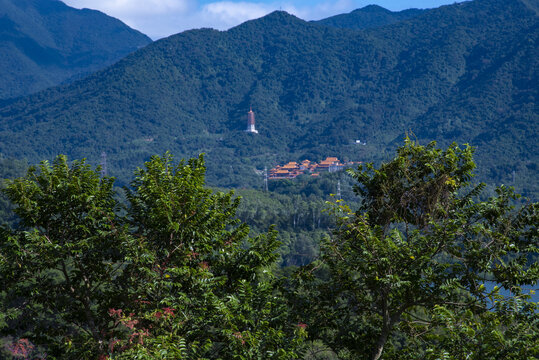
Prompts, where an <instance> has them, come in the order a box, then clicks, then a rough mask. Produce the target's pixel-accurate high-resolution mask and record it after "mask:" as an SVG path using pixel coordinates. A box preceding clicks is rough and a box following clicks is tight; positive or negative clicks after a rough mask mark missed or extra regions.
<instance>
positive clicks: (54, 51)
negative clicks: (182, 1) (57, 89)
mask: <svg viewBox="0 0 539 360" xmlns="http://www.w3.org/2000/svg"><path fill="white" fill-rule="evenodd" d="M150 42H151V40H150V39H149V38H148V37H147V36H145V35H143V34H142V33H140V32H138V31H136V30H133V29H131V28H129V27H128V26H127V25H125V24H124V23H122V22H121V21H119V20H118V19H115V18H112V17H109V16H107V15H105V14H103V13H101V12H99V11H95V10H88V9H83V10H77V9H74V8H71V7H69V6H67V5H65V4H64V3H63V2H61V1H59V0H0V53H1V54H2V56H0V78H1V79H2V80H1V81H0V98H10V97H16V96H20V95H27V94H30V93H33V92H36V91H38V90H42V89H44V88H47V87H50V86H53V85H57V84H60V83H62V82H65V81H71V80H73V79H77V78H81V77H82V76H84V75H87V74H89V73H91V72H94V71H96V70H99V69H101V68H104V67H106V66H108V65H110V64H112V63H114V62H115V61H117V60H119V59H121V58H122V57H124V56H125V55H127V54H128V53H130V52H132V51H134V50H136V49H138V48H140V47H143V46H145V45H147V44H149V43H150Z"/></svg>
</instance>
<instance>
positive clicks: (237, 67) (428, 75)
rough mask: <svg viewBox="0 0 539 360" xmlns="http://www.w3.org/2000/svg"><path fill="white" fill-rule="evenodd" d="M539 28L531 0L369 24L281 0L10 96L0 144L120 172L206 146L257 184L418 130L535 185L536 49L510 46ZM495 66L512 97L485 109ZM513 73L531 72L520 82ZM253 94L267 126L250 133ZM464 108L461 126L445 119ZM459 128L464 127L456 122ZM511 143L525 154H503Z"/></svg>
mask: <svg viewBox="0 0 539 360" xmlns="http://www.w3.org/2000/svg"><path fill="white" fill-rule="evenodd" d="M536 26H537V17H536V16H535V14H532V12H531V10H530V9H529V8H527V7H525V6H524V5H523V4H522V3H520V2H513V3H511V4H509V5H508V4H507V3H505V2H503V1H501V0H476V1H473V2H465V3H459V4H455V5H449V6H444V7H441V8H438V9H432V10H428V11H426V12H424V13H422V14H420V15H418V16H416V17H414V18H413V19H409V20H406V21H402V22H397V23H394V24H390V25H386V26H382V27H377V28H371V29H363V30H355V29H341V28H334V27H328V26H325V25H321V24H316V23H311V22H305V21H303V20H301V19H298V18H296V17H294V16H292V15H288V14H284V13H282V12H275V13H272V14H270V15H268V16H266V17H263V18H261V19H257V20H252V21H249V22H246V23H244V24H241V25H239V26H237V27H234V28H232V29H230V30H228V31H224V32H221V31H216V30H210V29H202V30H191V31H186V32H183V33H181V34H178V35H174V36H171V37H169V38H167V39H163V40H159V41H156V42H155V43H152V44H151V45H149V46H147V47H145V48H143V49H140V50H139V51H137V52H135V53H133V54H131V55H129V56H127V57H126V58H124V59H122V60H121V61H119V62H118V63H117V64H115V65H114V66H112V67H109V68H107V69H104V70H102V71H100V72H98V73H96V74H93V75H90V76H89V77H88V78H86V79H84V80H82V81H79V82H76V83H74V84H71V85H65V86H62V87H57V88H54V89H49V90H46V91H44V92H42V93H38V94H36V95H33V96H31V97H28V98H25V99H19V100H17V101H11V102H9V103H4V105H3V106H2V107H0V152H1V153H4V154H5V155H6V156H17V157H24V156H26V157H28V158H30V159H31V160H32V161H36V160H40V159H43V158H51V157H53V156H54V155H56V154H57V153H59V152H62V153H67V154H69V155H70V156H74V157H88V158H90V159H91V160H92V161H94V162H99V156H100V154H101V152H103V151H105V152H106V153H107V156H108V159H109V163H108V166H109V169H111V172H112V173H113V174H115V175H117V176H119V177H120V178H121V177H122V176H123V175H122V171H125V172H126V173H127V174H130V171H131V169H132V167H133V166H134V164H140V162H141V161H142V160H144V159H147V158H148V157H149V156H150V155H152V154H155V153H163V152H164V151H165V150H170V151H172V152H173V153H174V154H176V155H177V156H194V155H197V154H198V153H200V152H204V153H206V159H207V163H208V180H209V182H210V183H211V184H214V185H220V186H254V185H253V184H257V183H258V182H260V181H261V180H259V178H257V176H256V174H255V172H254V171H253V170H254V169H255V168H258V169H261V168H264V166H268V167H271V166H273V165H274V164H276V163H279V162H282V161H285V160H286V161H291V160H295V159H305V158H308V159H311V160H314V161H317V160H320V159H321V158H325V157H326V156H338V157H339V158H340V159H342V160H346V159H349V160H356V161H369V160H373V161H382V160H385V159H387V157H388V156H390V154H392V152H393V150H394V148H395V146H396V144H397V143H399V141H400V139H402V137H403V136H404V134H405V133H406V132H408V131H413V132H414V133H415V134H416V135H417V136H418V138H419V139H420V140H421V141H428V140H432V139H436V140H439V141H440V142H442V143H443V142H450V141H453V140H455V141H458V142H461V143H464V142H470V143H472V145H473V141H474V140H475V139H480V140H481V141H482V142H481V149H479V150H478V151H479V152H478V162H479V164H480V169H483V170H481V172H482V173H481V176H482V177H481V179H483V180H490V181H492V182H501V181H503V182H506V179H508V177H510V176H511V174H512V172H513V171H516V172H517V174H520V175H519V176H521V179H522V180H519V181H520V183H518V184H515V185H518V186H520V190H524V192H525V193H527V194H535V193H536V191H537V183H536V181H535V182H534V181H530V180H531V179H534V178H535V177H536V175H537V170H536V168H535V169H534V168H533V166H531V165H530V164H529V163H528V162H530V161H536V160H537V156H536V155H535V154H534V153H533V151H534V149H536V145H535V144H534V143H533V142H532V141H531V140H530V136H528V138H522V134H521V132H524V133H526V132H527V133H528V134H532V135H533V134H535V135H536V134H537V127H536V126H535V123H537V111H536V105H535V99H536V97H537V87H536V86H534V85H533V84H534V83H535V80H536V78H537V65H536V60H534V58H535V54H536V51H537V50H536V49H535V48H536V47H534V46H533V43H531V44H530V45H528V46H527V47H526V49H527V50H526V52H525V53H523V55H519V56H517V57H515V58H510V54H509V53H507V51H509V50H507V47H506V45H507V44H511V43H513V44H514V43H515V39H518V38H519V37H520V38H523V39H526V40H522V41H528V39H529V41H532V42H533V41H535V40H534V39H535V35H536V33H537V29H536ZM425 34H428V35H429V36H425ZM523 44H524V42H523ZM515 46H516V45H515ZM506 50H507V51H506ZM517 50H518V49H517ZM523 51H524V50H523ZM538 58H539V57H538ZM511 59H512V60H511ZM498 63H499V65H500V66H501V68H503V69H505V70H503V71H501V72H498V73H496V74H497V75H496V76H495V77H493V78H492V79H497V80H492V81H491V83H492V84H493V85H492V86H493V87H492V88H491V89H490V90H489V91H492V92H493V93H494V94H495V96H494V97H496V98H499V99H503V98H505V97H511V98H512V97H514V98H515V101H514V103H513V104H512V105H511V106H510V107H509V109H508V110H506V111H507V114H505V115H503V114H501V113H498V112H496V111H494V112H492V111H491V109H490V108H489V107H488V106H489V104H490V103H489V102H488V101H486V100H489V99H490V97H489V96H491V95H489V93H488V91H486V90H488V89H489V87H488V86H487V85H484V84H486V83H484V82H481V81H482V80H481V79H487V78H489V74H490V73H493V72H492V69H491V68H492V65H493V64H498ZM504 64H505V65H504ZM504 66H505V67H504ZM508 74H512V75H511V76H513V77H514V78H515V79H517V78H518V79H520V78H522V79H524V78H526V79H527V78H529V80H526V81H525V82H515V83H513V82H512V81H509V80H508V79H506V77H507V76H509V75H508ZM491 83H489V84H491ZM467 84H468V85H467ZM517 85H518V86H520V87H523V88H522V89H520V88H517ZM466 86H468V88H469V89H471V90H468V91H469V92H470V91H471V92H473V91H476V90H474V89H478V90H477V91H479V90H480V91H482V93H484V94H485V96H486V97H487V99H486V100H485V101H486V102H484V104H485V106H486V107H485V108H483V107H481V106H478V107H473V106H472V105H473V104H471V103H470V102H468V103H466V101H467V100H466V97H465V96H463V97H461V98H460V99H458V94H459V93H460V92H461V91H464V90H465V89H466ZM518 94H525V96H526V97H527V98H526V99H528V98H529V97H531V100H522V99H520V100H519V98H518ZM468 97H470V96H468ZM450 99H452V100H450ZM459 101H460V102H459ZM489 101H490V100H489ZM498 101H499V100H498ZM462 102H464V103H462ZM456 104H458V105H456ZM478 104H479V103H478ZM530 104H532V105H530ZM250 106H252V107H253V110H254V111H255V112H256V118H257V124H256V127H257V129H258V130H259V134H258V135H253V134H247V133H245V132H244V131H243V130H244V128H245V126H246V113H247V111H248V110H249V107H250ZM530 106H531V107H530ZM502 115H503V116H502ZM506 115H507V116H506ZM511 116H519V117H522V118H524V119H527V121H526V122H525V123H524V124H521V121H520V120H518V121H517V120H515V119H513V120H511V119H512V118H511ZM457 117H458V118H459V121H460V124H461V125H458V122H457V120H454V121H455V122H454V123H453V124H448V121H450V120H451V119H456V118H457ZM483 117H485V119H484V120H483ZM487 120H488V121H487ZM511 121H512V122H511ZM503 122H507V125H505V126H506V127H508V128H509V129H511V126H512V124H516V125H517V126H518V127H519V129H520V128H522V127H523V128H522V129H520V130H518V134H516V135H518V136H516V135H515V136H516V137H514V138H509V137H508V138H504V137H503V133H502V132H500V130H496V131H492V132H490V133H491V134H492V136H491V138H490V139H489V138H487V137H484V136H483V137H481V136H480V135H481V134H483V133H485V132H486V133H489V131H490V130H491V129H498V128H499V127H498V125H496V126H494V125H493V124H498V123H500V124H501V123H503ZM426 124H428V127H430V128H429V129H427V126H426ZM462 124H464V125H462ZM458 126H461V127H462V128H463V129H465V131H463V132H461V133H459V134H457V133H452V129H453V128H455V127H458ZM500 126H501V125H500ZM46 134H49V135H46ZM52 135H54V137H53V136H52ZM355 139H362V140H363V141H366V142H367V145H366V146H357V145H356V144H355V142H354V141H355ZM519 143H522V145H518V144H519ZM508 148H511V149H514V151H513V152H508V151H504V153H503V154H501V153H499V152H498V151H496V149H508ZM489 152H490V153H492V154H496V156H497V158H494V157H493V156H490V155H489ZM519 159H526V160H525V161H524V162H523V163H520V162H519ZM498 163H500V164H503V165H504V166H505V167H504V168H497V164H498ZM513 164H514V166H513ZM528 165H530V166H529V167H528ZM492 169H494V170H492ZM125 177H127V176H125ZM518 186H517V189H518Z"/></svg>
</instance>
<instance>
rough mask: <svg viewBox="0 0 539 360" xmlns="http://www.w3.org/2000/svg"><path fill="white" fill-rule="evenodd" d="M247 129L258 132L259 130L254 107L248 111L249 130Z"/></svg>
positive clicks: (250, 131)
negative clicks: (256, 124)
mask: <svg viewBox="0 0 539 360" xmlns="http://www.w3.org/2000/svg"><path fill="white" fill-rule="evenodd" d="M245 131H247V132H249V133H254V134H258V131H257V130H256V129H255V113H254V112H253V109H249V112H248V113H247V130H245Z"/></svg>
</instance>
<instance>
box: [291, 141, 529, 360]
mask: <svg viewBox="0 0 539 360" xmlns="http://www.w3.org/2000/svg"><path fill="white" fill-rule="evenodd" d="M472 155H473V149H472V148H470V147H468V146H467V147H465V148H464V149H461V148H459V147H457V146H456V145H455V144H453V145H451V146H450V147H449V148H448V149H447V150H441V149H437V148H436V146H435V143H434V142H433V143H430V144H428V145H427V146H420V145H418V144H416V143H414V142H412V141H411V140H409V139H407V140H406V143H405V145H404V146H403V147H401V148H399V149H398V152H397V156H396V157H395V158H394V159H393V160H391V161H390V162H388V163H384V164H382V165H381V166H380V167H379V168H378V169H377V168H375V167H374V166H373V165H372V164H367V165H365V166H360V167H359V169H358V170H355V171H351V172H350V174H351V175H352V176H353V177H354V178H355V179H357V181H358V185H357V186H356V192H357V193H358V194H359V195H360V196H361V197H362V204H361V206H360V209H359V210H358V211H357V212H355V213H354V212H352V211H351V210H350V209H349V208H348V207H347V206H346V205H343V204H342V203H341V202H339V201H338V202H337V204H336V206H335V209H334V210H335V212H336V215H337V217H338V227H337V229H336V230H335V233H334V235H333V236H332V237H331V238H329V239H328V240H327V241H325V242H324V243H323V244H322V247H321V248H322V249H321V251H322V255H321V258H320V262H319V263H317V264H313V265H311V266H310V267H308V268H306V269H304V274H306V275H310V274H312V273H314V272H315V269H318V272H319V274H320V276H319V277H318V279H317V280H316V279H313V277H312V275H311V276H310V277H309V276H308V277H307V279H311V280H313V281H309V282H307V284H306V285H305V288H303V289H302V288H300V290H301V291H303V293H301V292H298V293H299V294H300V295H301V296H298V297H297V298H296V301H298V303H297V304H296V306H298V312H299V313H300V314H301V307H303V308H307V309H309V313H304V314H302V315H301V316H304V317H307V316H310V322H309V332H310V335H311V336H312V337H313V338H321V339H322V340H324V341H325V343H326V344H327V345H329V346H330V347H331V348H332V349H333V350H334V351H335V352H336V353H337V354H338V355H339V357H340V358H353V359H358V358H366V359H379V358H393V357H395V358H420V357H421V358H429V359H430V358H432V359H438V358H447V359H463V358H476V359H484V358H508V357H507V356H513V357H512V358H532V357H534V356H537V355H538V334H539V329H538V322H539V319H538V316H537V304H536V303H533V302H531V301H529V293H528V290H526V289H525V288H524V286H525V285H535V284H536V283H537V281H538V279H539V266H538V263H537V258H536V256H537V246H538V242H537V241H538V236H537V235H538V234H537V223H538V205H537V204H536V203H528V204H525V205H524V206H522V207H520V208H518V209H516V208H515V207H514V206H513V205H512V204H513V203H514V202H515V201H516V200H517V199H518V196H517V195H515V194H514V193H513V191H512V190H511V189H509V188H506V187H503V186H502V187H500V188H499V189H498V191H497V192H498V194H497V196H496V197H494V198H491V199H489V200H487V201H478V200H477V196H478V195H479V194H480V192H481V190H482V188H483V186H484V185H482V184H480V185H477V186H475V187H472V186H471V185H470V181H471V179H472V171H473V169H474V167H475V164H474V162H473V159H472ZM494 285H495V286H494ZM503 290H506V291H510V292H511V295H503V294H504V293H503V292H502V291H503ZM301 301H303V302H301ZM305 301H306V303H305ZM298 304H299V305H298ZM524 344H525V346H524Z"/></svg>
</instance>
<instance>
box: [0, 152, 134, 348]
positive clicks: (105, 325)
mask: <svg viewBox="0 0 539 360" xmlns="http://www.w3.org/2000/svg"><path fill="white" fill-rule="evenodd" d="M5 193H6V194H7V196H8V197H9V199H10V200H11V201H12V202H13V203H14V204H15V205H16V207H15V209H14V211H15V213H16V214H17V215H18V216H19V218H20V223H21V230H19V231H16V232H15V231H13V232H11V233H10V232H8V231H6V232H5V233H4V234H3V236H2V241H1V243H0V276H1V283H2V289H3V297H2V300H3V301H2V302H1V306H2V307H3V309H2V312H3V313H4V314H7V319H6V318H5V319H4V320H5V322H4V324H3V325H4V329H2V332H3V333H4V335H10V336H12V337H14V338H16V339H17V338H30V341H31V342H32V343H33V344H37V345H39V346H42V347H45V348H46V349H47V353H48V355H49V357H50V358H54V357H56V356H59V357H62V358H79V359H80V358H90V357H91V355H94V354H99V353H102V352H103V351H104V343H105V341H106V337H107V334H108V333H110V332H111V331H114V324H111V321H110V319H109V316H108V314H107V313H108V309H109V308H110V307H111V306H113V304H115V305H116V304H118V302H119V301H120V302H121V300H120V299H121V294H122V292H123V291H125V288H124V281H123V280H122V271H121V267H122V265H123V258H124V256H123V252H122V243H123V242H124V240H125V238H126V237H127V233H126V228H125V227H124V226H122V222H121V219H119V218H118V216H117V211H116V210H117V207H118V204H117V202H116V200H114V196H113V195H114V193H113V179H112V178H100V176H99V173H98V172H97V171H94V170H92V169H91V168H90V166H89V165H87V164H86V163H85V162H84V161H75V162H73V163H72V164H71V165H69V164H68V162H67V159H66V157H65V156H59V157H58V158H56V160H55V161H54V163H53V164H52V166H51V165H50V164H49V163H48V162H43V163H42V164H41V165H40V166H39V168H36V167H32V168H30V169H29V170H28V173H27V175H26V177H24V178H19V179H16V180H13V181H9V182H8V184H7V188H6V190H5ZM8 325H9V326H8Z"/></svg>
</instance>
